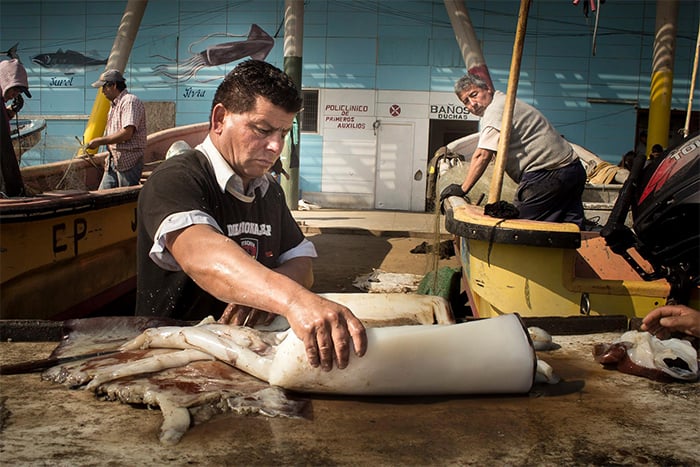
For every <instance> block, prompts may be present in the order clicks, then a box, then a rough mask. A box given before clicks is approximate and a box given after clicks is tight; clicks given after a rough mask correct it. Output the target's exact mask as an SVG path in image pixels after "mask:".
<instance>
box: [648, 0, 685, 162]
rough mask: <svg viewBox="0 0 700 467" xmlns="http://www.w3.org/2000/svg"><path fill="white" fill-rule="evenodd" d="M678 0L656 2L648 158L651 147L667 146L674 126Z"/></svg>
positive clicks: (658, 0)
mask: <svg viewBox="0 0 700 467" xmlns="http://www.w3.org/2000/svg"><path fill="white" fill-rule="evenodd" d="M677 22H678V0H657V2H656V36H655V38H654V57H653V63H652V74H651V87H650V94H649V126H648V128H647V151H646V153H647V156H648V155H649V154H650V153H651V147H652V146H653V145H655V144H660V145H661V146H662V147H664V148H666V147H668V133H669V128H670V127H671V95H672V93H673V60H674V54H675V50H676V29H677Z"/></svg>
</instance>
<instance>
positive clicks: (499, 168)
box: [488, 0, 531, 203]
mask: <svg viewBox="0 0 700 467" xmlns="http://www.w3.org/2000/svg"><path fill="white" fill-rule="evenodd" d="M530 1H531V0H521V2H520V12H519V13H518V27H517V29H516V31H515V41H514V42H513V56H512V58H511V62H510V75H509V76H508V90H507V91H506V103H505V107H504V109H503V121H502V123H501V135H500V137H499V139H498V152H496V163H495V166H494V169H493V178H492V179H491V185H490V187H489V198H488V202H489V203H495V202H496V201H498V200H500V199H501V189H502V188H503V172H504V171H505V168H506V157H508V144H509V143H510V133H511V124H512V122H513V109H514V108H515V96H516V94H517V92H518V80H519V79H520V62H521V59H522V57H523V44H524V43H525V30H526V29H527V14H528V12H529V11H530Z"/></svg>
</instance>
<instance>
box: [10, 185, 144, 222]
mask: <svg viewBox="0 0 700 467" xmlns="http://www.w3.org/2000/svg"><path fill="white" fill-rule="evenodd" d="M140 192H141V185H136V186H131V187H123V188H114V189H110V190H100V191H84V192H79V193H76V192H68V193H65V194H61V193H60V192H48V193H44V194H41V195H37V196H33V197H27V198H11V199H3V200H0V224H5V223H7V224H12V223H18V222H27V220H31V221H35V220H44V219H50V218H52V217H57V216H65V215H67V214H79V213H82V212H86V211H92V210H96V209H106V208H110V207H113V206H120V205H123V204H128V203H132V202H136V201H137V200H138V196H139V193H140Z"/></svg>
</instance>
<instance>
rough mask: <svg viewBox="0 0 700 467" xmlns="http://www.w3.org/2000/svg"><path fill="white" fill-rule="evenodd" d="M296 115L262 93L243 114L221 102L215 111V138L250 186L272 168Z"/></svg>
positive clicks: (229, 160) (237, 172)
mask: <svg viewBox="0 0 700 467" xmlns="http://www.w3.org/2000/svg"><path fill="white" fill-rule="evenodd" d="M295 115H296V114H295V113H288V112H287V111H286V110H284V109H282V108H281V107H277V106H276V105H274V104H272V103H271V102H270V101H268V100H267V99H265V98H264V97H260V96H258V98H257V99H256V101H255V106H254V107H253V109H252V110H251V111H249V112H245V113H242V114H235V113H231V112H229V111H227V110H226V109H225V108H224V106H223V105H221V104H217V105H216V106H215V107H214V111H213V112H212V133H213V135H212V140H213V142H214V144H215V146H216V148H217V149H218V150H219V152H220V153H221V155H222V156H224V159H226V160H227V161H228V163H229V164H230V165H231V167H232V168H233V170H234V172H236V174H238V175H239V176H240V177H241V178H242V179H243V183H244V184H246V185H247V184H248V182H249V181H251V180H253V179H255V178H258V177H261V176H262V175H263V174H265V172H267V171H268V170H270V167H272V165H273V164H274V163H275V161H276V160H277V158H278V157H279V156H280V154H281V153H282V149H283V148H284V139H285V137H286V135H287V133H289V131H290V130H291V128H292V122H293V121H294V116H295Z"/></svg>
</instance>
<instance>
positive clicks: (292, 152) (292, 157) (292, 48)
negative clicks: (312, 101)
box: [280, 0, 304, 211]
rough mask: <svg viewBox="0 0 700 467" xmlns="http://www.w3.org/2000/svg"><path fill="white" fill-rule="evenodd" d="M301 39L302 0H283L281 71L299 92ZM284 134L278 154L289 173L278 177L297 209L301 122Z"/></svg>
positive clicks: (289, 204) (302, 29) (288, 202)
mask: <svg viewBox="0 0 700 467" xmlns="http://www.w3.org/2000/svg"><path fill="white" fill-rule="evenodd" d="M303 39H304V0H285V1H284V71H285V73H287V74H288V75H289V77H290V78H292V80H293V81H294V83H295V84H296V85H297V88H299V92H301V66H302V60H301V57H302V45H303ZM298 118H299V117H298V116H297V122H296V123H297V124H296V125H294V127H293V128H292V131H291V132H290V133H289V136H288V137H287V144H286V145H285V147H284V150H283V151H282V155H281V156H280V157H281V159H282V167H284V170H286V171H287V173H288V174H289V180H287V179H286V178H285V177H281V178H280V183H281V185H282V189H283V190H284V194H285V198H286V199H287V207H289V209H290V210H293V211H295V210H297V209H299V154H300V150H301V145H300V143H301V141H300V136H301V135H300V125H299V122H298Z"/></svg>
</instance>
